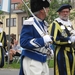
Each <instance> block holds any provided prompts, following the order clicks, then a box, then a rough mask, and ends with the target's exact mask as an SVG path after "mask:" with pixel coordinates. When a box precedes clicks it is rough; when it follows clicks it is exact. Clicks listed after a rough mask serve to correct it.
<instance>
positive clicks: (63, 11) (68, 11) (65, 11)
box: [61, 11, 70, 13]
mask: <svg viewBox="0 0 75 75" xmlns="http://www.w3.org/2000/svg"><path fill="white" fill-rule="evenodd" d="M61 12H62V13H69V12H70V11H61Z"/></svg>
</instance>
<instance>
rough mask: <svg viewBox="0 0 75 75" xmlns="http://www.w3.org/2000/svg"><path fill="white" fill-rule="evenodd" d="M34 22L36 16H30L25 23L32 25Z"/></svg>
mask: <svg viewBox="0 0 75 75" xmlns="http://www.w3.org/2000/svg"><path fill="white" fill-rule="evenodd" d="M33 23H34V18H33V17H30V18H29V19H27V20H24V22H23V25H32V24H33Z"/></svg>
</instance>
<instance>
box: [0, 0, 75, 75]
mask: <svg viewBox="0 0 75 75" xmlns="http://www.w3.org/2000/svg"><path fill="white" fill-rule="evenodd" d="M49 6H50V1H49V0H30V8H28V9H31V11H30V13H31V16H30V17H29V18H28V19H27V20H24V23H23V27H22V30H21V34H20V45H19V44H18V40H16V38H14V37H12V36H11V43H10V50H9V62H10V64H11V63H12V62H13V57H14V56H21V68H20V73H19V75H50V74H49V68H48V63H47V59H48V58H50V57H51V56H54V75H75V62H74V61H75V58H74V57H75V54H74V53H75V50H74V48H75V47H74V43H75V33H74V32H75V30H74V29H73V26H72V23H71V21H70V20H69V15H70V11H71V9H72V6H71V5H70V4H63V5H61V6H60V7H59V8H58V9H57V13H58V18H55V19H54V21H53V22H52V23H51V24H50V25H48V23H47V22H46V20H45V18H46V17H47V16H48V12H49ZM1 24H3V23H2V22H0V33H2V32H3V30H2V27H1ZM48 27H49V28H48ZM3 33H4V32H3ZM3 33H2V34H0V37H1V38H0V41H1V42H0V49H1V50H0V54H2V55H0V60H1V59H3V61H2V60H1V64H2V63H3V64H2V66H1V64H0V67H3V65H4V57H2V58H1V56H3V52H6V54H7V55H8V51H6V46H7V41H6V37H5V36H6V34H5V33H4V34H3ZM2 36H3V39H2ZM2 40H4V41H3V42H2ZM3 49H4V50H5V51H3ZM38 65H39V66H38Z"/></svg>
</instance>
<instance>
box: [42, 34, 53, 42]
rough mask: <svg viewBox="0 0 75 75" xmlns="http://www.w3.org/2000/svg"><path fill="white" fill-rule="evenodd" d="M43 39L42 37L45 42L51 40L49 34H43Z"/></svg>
mask: <svg viewBox="0 0 75 75" xmlns="http://www.w3.org/2000/svg"><path fill="white" fill-rule="evenodd" d="M43 39H44V42H45V43H48V42H52V39H51V36H50V35H45V36H44V37H43Z"/></svg>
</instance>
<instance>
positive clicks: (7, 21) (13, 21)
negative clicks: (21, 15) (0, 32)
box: [6, 18, 16, 27]
mask: <svg viewBox="0 0 75 75" xmlns="http://www.w3.org/2000/svg"><path fill="white" fill-rule="evenodd" d="M10 26H11V27H15V26H16V18H11V25H10ZM6 27H9V19H8V18H7V19H6Z"/></svg>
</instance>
